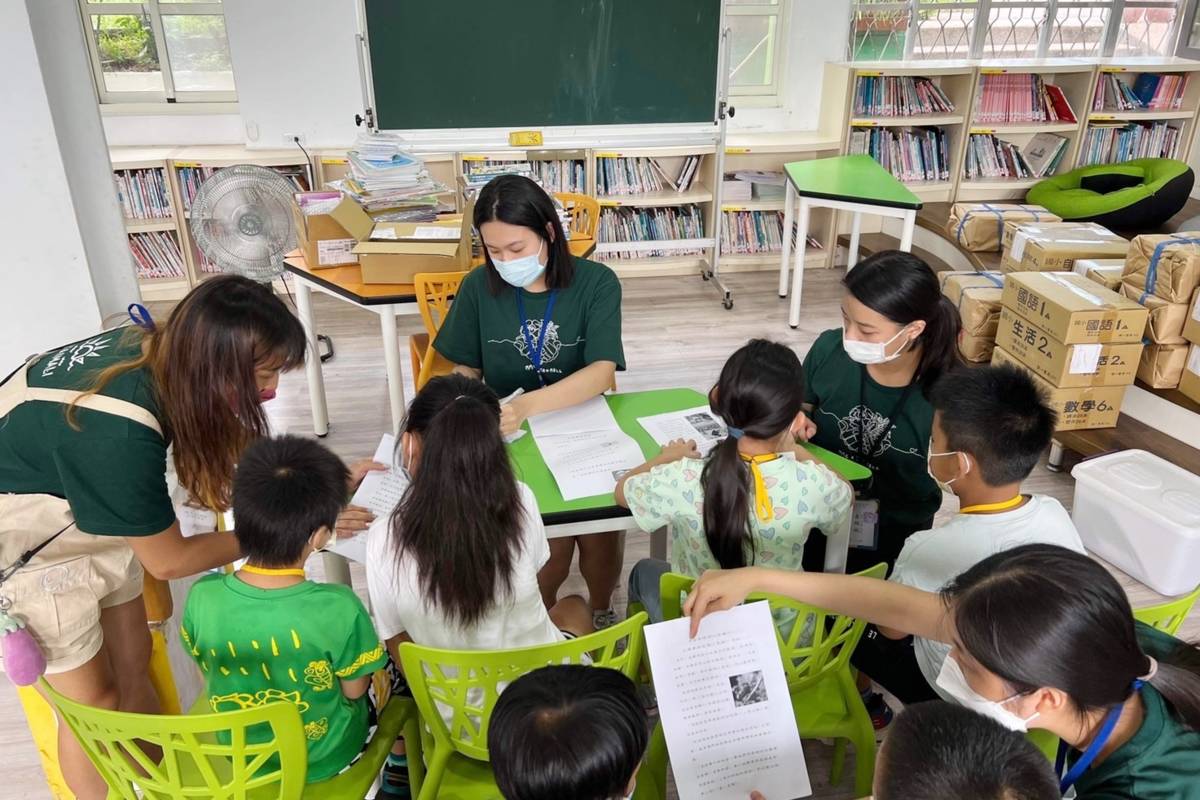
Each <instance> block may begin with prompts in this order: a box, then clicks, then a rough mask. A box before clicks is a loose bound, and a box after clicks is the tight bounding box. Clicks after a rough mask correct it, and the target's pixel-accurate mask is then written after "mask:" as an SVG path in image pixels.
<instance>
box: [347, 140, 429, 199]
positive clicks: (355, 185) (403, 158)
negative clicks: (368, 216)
mask: <svg viewBox="0 0 1200 800" xmlns="http://www.w3.org/2000/svg"><path fill="white" fill-rule="evenodd" d="M354 147H355V149H353V150H351V151H350V152H349V153H348V154H347V155H348V160H349V162H350V174H349V175H347V176H346V177H345V178H344V179H342V180H340V181H332V182H330V184H329V185H330V186H331V187H332V188H335V189H340V190H341V191H343V192H346V193H347V194H349V195H351V196H352V197H353V198H354V199H355V200H356V201H358V203H359V204H360V205H361V206H362V207H363V208H365V209H366V210H367V211H372V212H376V211H386V210H388V209H397V208H399V209H404V208H410V207H413V206H428V207H436V206H437V204H438V200H437V196H436V195H438V194H440V193H444V192H446V191H447V189H446V186H445V185H444V184H441V183H439V182H437V181H435V180H433V179H432V178H431V177H429V172H428V171H427V170H426V169H425V162H424V161H422V160H421V159H420V158H418V157H417V156H415V155H413V154H412V153H410V152H407V151H406V150H404V149H403V148H402V141H401V139H400V138H399V137H397V136H395V135H391V134H379V133H376V134H360V135H359V137H358V141H357V142H356V143H355V145H354Z"/></svg>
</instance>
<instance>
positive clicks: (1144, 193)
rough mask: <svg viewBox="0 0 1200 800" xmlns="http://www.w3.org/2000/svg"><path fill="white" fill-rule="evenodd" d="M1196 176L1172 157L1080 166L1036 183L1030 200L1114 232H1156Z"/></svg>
mask: <svg viewBox="0 0 1200 800" xmlns="http://www.w3.org/2000/svg"><path fill="white" fill-rule="evenodd" d="M1194 180H1195V176H1194V175H1193V174H1192V170H1191V168H1190V167H1188V165H1187V164H1185V163H1183V162H1182V161H1176V160H1175V159H1173V158H1138V159H1134V160H1133V161H1125V162H1122V163H1120V164H1097V165H1095V166H1091V167H1080V168H1079V169H1073V170H1071V171H1070V172H1064V173H1063V174H1062V175H1055V176H1054V177H1052V178H1047V179H1046V180H1044V181H1041V182H1039V183H1037V184H1036V185H1035V186H1034V187H1033V188H1032V189H1030V190H1029V194H1028V195H1026V197H1025V202H1027V203H1033V204H1035V205H1039V206H1042V207H1044V208H1045V209H1046V210H1047V211H1049V212H1050V213H1052V214H1057V215H1058V216H1060V217H1062V218H1063V219H1064V220H1069V221H1072V222H1074V221H1079V222H1098V223H1099V224H1101V225H1103V226H1104V227H1106V228H1109V229H1110V230H1115V231H1128V232H1139V233H1140V232H1142V231H1147V230H1153V229H1155V228H1157V227H1159V226H1160V225H1162V224H1163V223H1164V222H1166V221H1167V220H1168V219H1170V218H1171V217H1173V216H1175V215H1176V214H1178V213H1179V211H1180V210H1181V209H1182V208H1183V204H1184V203H1186V202H1187V199H1188V194H1189V193H1190V192H1191V191H1192V183H1193V181H1194Z"/></svg>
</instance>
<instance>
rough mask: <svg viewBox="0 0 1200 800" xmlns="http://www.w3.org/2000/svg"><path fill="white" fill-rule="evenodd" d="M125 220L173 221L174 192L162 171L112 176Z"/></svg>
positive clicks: (125, 171) (122, 173) (128, 171)
mask: <svg viewBox="0 0 1200 800" xmlns="http://www.w3.org/2000/svg"><path fill="white" fill-rule="evenodd" d="M113 180H114V181H115V182H116V185H117V200H118V201H119V202H120V203H121V210H122V211H123V212H124V213H125V219H170V218H171V217H172V216H174V214H173V213H172V211H171V190H170V189H169V188H167V181H166V177H165V176H164V174H163V171H162V170H161V169H154V168H151V169H123V170H120V171H118V172H114V173H113Z"/></svg>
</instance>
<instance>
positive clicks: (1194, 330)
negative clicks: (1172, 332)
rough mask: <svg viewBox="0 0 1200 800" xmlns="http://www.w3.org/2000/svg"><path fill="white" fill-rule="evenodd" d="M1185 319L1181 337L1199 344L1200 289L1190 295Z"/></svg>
mask: <svg viewBox="0 0 1200 800" xmlns="http://www.w3.org/2000/svg"><path fill="white" fill-rule="evenodd" d="M1188 309H1189V311H1188V315H1187V319H1186V320H1185V321H1184V323H1183V338H1184V339H1187V340H1188V341H1189V342H1191V343H1192V344H1200V289H1197V290H1196V293H1195V294H1193V295H1192V302H1191V304H1190V305H1189V306H1188Z"/></svg>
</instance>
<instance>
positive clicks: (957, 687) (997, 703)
mask: <svg viewBox="0 0 1200 800" xmlns="http://www.w3.org/2000/svg"><path fill="white" fill-rule="evenodd" d="M937 685H938V686H940V687H941V688H943V689H945V690H946V693H947V694H949V695H950V696H951V697H953V698H954V699H955V700H957V701H958V702H959V703H961V704H962V705H963V706H965V707H966V708H969V709H971V710H972V711H975V712H978V713H980V714H983V715H984V716H985V717H990V718H991V719H994V720H996V722H999V723H1000V724H1001V725H1003V726H1004V727H1006V728H1008V729H1009V730H1010V731H1017V732H1019V733H1024V732H1026V731H1028V730H1029V723H1031V722H1033V721H1034V720H1035V719H1037V718H1038V715H1037V714H1036V713H1035V714H1034V715H1033V716H1031V717H1027V718H1025V719H1022V718H1021V717H1018V716H1017V715H1016V714H1014V713H1013V712H1011V711H1009V710H1008V709H1007V708H1005V707H1004V704H1005V703H1011V702H1012V701H1013V700H1016V699H1017V698H1018V697H1020V696H1021V695H1019V694H1014V695H1013V696H1012V697H1006V698H1005V699H1003V700H988V699H987V698H986V697H983V696H982V695H980V694H979V693H978V692H976V691H975V690H974V689H972V688H971V685H970V684H969V683H967V678H966V676H965V675H963V672H962V667H960V666H959V665H958V661H956V660H955V659H954V656H949V655H948V656H946V660H945V661H943V662H942V671H941V672H940V673H938V677H937Z"/></svg>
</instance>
